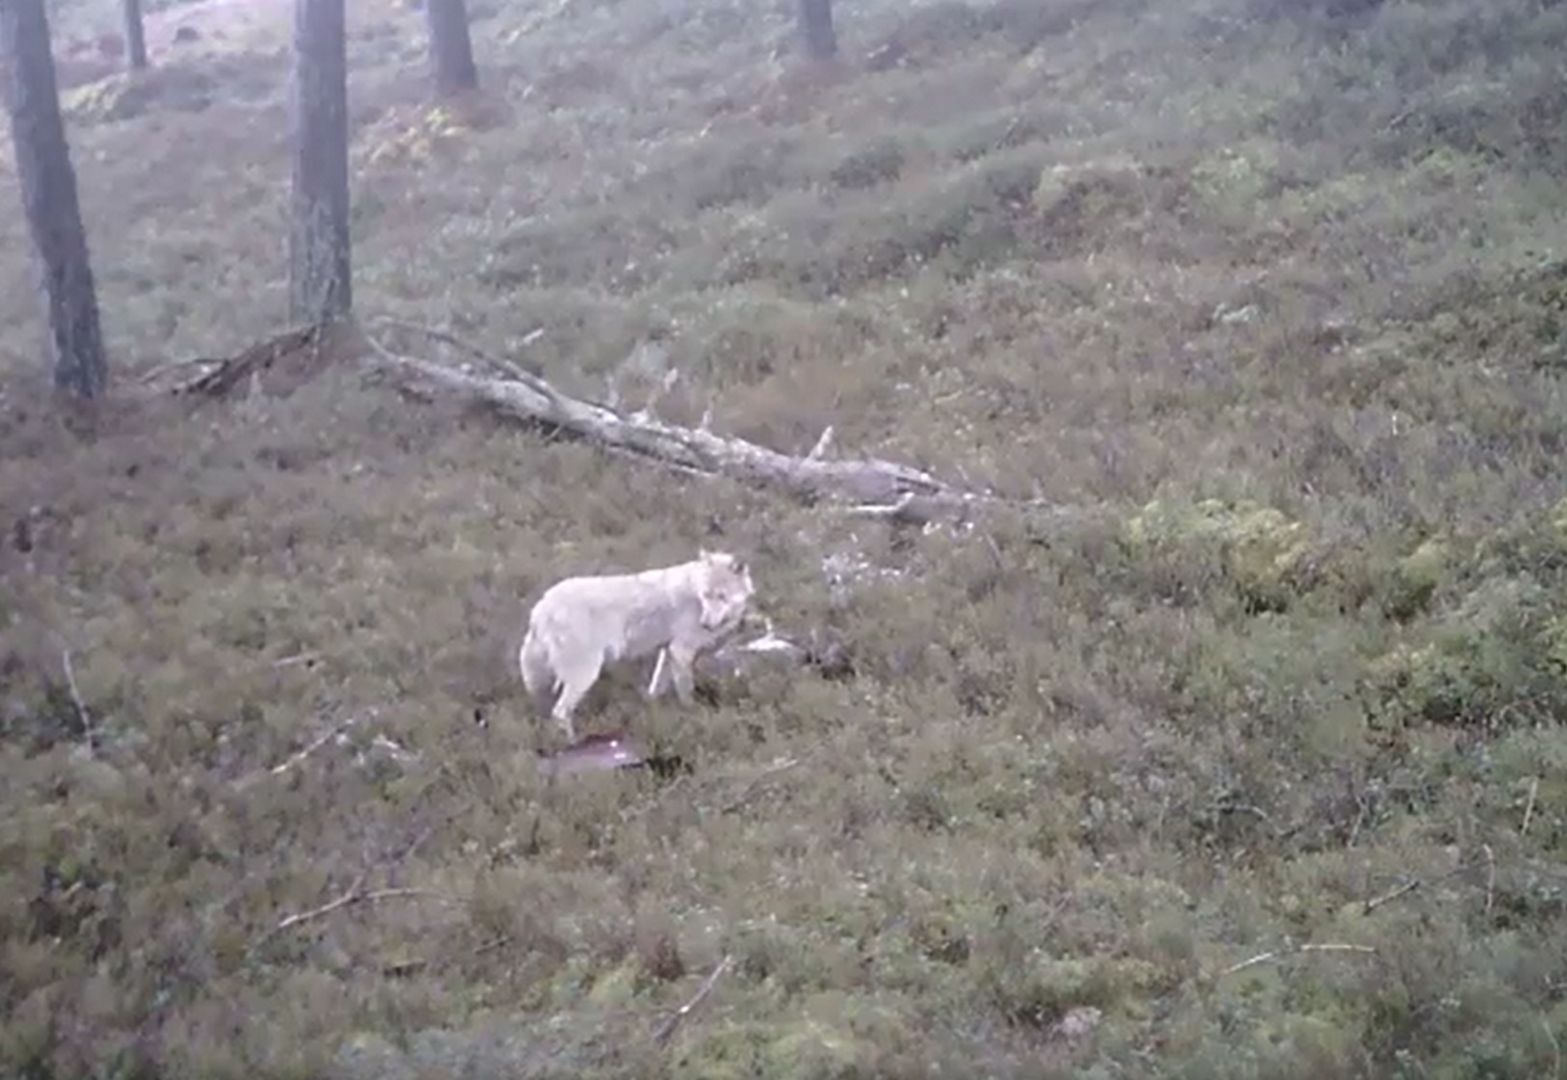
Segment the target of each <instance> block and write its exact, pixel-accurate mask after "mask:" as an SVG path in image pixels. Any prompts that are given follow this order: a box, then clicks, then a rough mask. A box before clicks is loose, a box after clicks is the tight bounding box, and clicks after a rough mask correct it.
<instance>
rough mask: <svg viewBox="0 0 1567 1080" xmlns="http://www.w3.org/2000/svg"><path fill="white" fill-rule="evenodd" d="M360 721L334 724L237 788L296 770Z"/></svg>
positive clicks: (242, 782) (352, 717)
mask: <svg viewBox="0 0 1567 1080" xmlns="http://www.w3.org/2000/svg"><path fill="white" fill-rule="evenodd" d="M361 719H363V717H359V716H350V717H349V718H348V719H347V720H344V721H342V722H341V723H338V724H334V725H333V726H332V727H331V728H330V729H329V730H327V731H325V732H323V733H322V734H321V735H320V736H318V737H316V738H315V739H312V740H311V741H310V743H309V744H308V745H307V746H306V747H305V748H304V749H303V750H300V751H299V752H298V753H295V754H292V755H290V756H289V757H288V758H287V759H285V760H284V761H282V762H280V763H279V764H277V765H274V766H272V767H271V768H270V769H267V770H265V771H264V772H263V771H260V770H258V771H256V772H253V773H251V774H250V775H249V776H247V777H245V778H244V779H243V780H241V781H240V782H239V784H238V786H239V787H240V788H241V789H243V788H247V787H249V786H250V785H252V784H254V783H255V782H256V781H258V780H261V779H263V778H265V777H268V776H282V775H283V774H284V773H286V772H288V771H289V770H290V769H293V768H297V767H298V766H299V764H300V763H301V762H303V761H304V760H305V759H306V758H308V757H309V756H310V755H311V754H314V753H315V752H316V751H317V750H319V749H321V748H322V747H323V746H325V745H326V744H327V743H329V742H331V741H332V740H333V739H334V738H336V737H337V736H339V735H341V734H342V733H343V732H345V731H347V730H348V729H349V728H351V727H353V726H354V725H355V724H357V723H359V721H360V720H361Z"/></svg>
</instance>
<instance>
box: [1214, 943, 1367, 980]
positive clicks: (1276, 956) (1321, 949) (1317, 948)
mask: <svg viewBox="0 0 1567 1080" xmlns="http://www.w3.org/2000/svg"><path fill="white" fill-rule="evenodd" d="M1301 953H1355V954H1357V955H1360V956H1375V955H1377V951H1376V950H1375V949H1373V948H1372V947H1371V946H1370V945H1341V944H1324V945H1297V946H1296V947H1295V948H1293V949H1275V950H1273V951H1272V952H1265V953H1258V954H1257V955H1256V956H1253V957H1251V958H1250V959H1248V960H1242V961H1241V962H1240V963H1238V964H1232V965H1231V966H1229V967H1227V968H1225V969H1224V970H1223V971H1221V972H1220V973H1219V974H1220V976H1224V975H1234V974H1235V973H1236V972H1237V971H1245V970H1246V969H1247V968H1250V967H1256V966H1257V965H1258V964H1266V963H1270V962H1272V961H1275V960H1283V959H1285V958H1286V957H1290V956H1296V955H1298V954H1301Z"/></svg>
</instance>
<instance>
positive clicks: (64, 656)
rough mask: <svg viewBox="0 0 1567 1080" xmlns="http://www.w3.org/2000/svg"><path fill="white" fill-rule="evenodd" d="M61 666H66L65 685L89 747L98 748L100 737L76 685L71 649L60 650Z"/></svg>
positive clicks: (80, 691) (79, 688)
mask: <svg viewBox="0 0 1567 1080" xmlns="http://www.w3.org/2000/svg"><path fill="white" fill-rule="evenodd" d="M60 666H61V667H63V668H65V687H66V689H67V690H69V691H70V692H71V704H72V705H74V706H76V718H77V719H78V720H80V721H81V723H82V735H83V737H85V738H86V740H87V746H88V748H89V749H92V750H96V749H98V737H97V735H96V734H95V733H94V732H93V726H92V715H91V714H90V713H88V711H87V704H86V702H84V701H83V700H82V689H81V687H79V686H77V685H76V667H75V665H73V664H72V663H71V650H70V649H61V650H60Z"/></svg>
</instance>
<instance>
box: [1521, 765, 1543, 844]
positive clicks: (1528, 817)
mask: <svg viewBox="0 0 1567 1080" xmlns="http://www.w3.org/2000/svg"><path fill="white" fill-rule="evenodd" d="M1539 794H1540V778H1539V777H1538V776H1536V777H1535V778H1534V779H1532V780H1531V781H1529V801H1528V802H1526V803H1525V804H1524V808H1523V824H1522V825H1521V826H1520V827H1519V829H1518V835H1519V836H1528V835H1529V822H1531V821H1533V820H1534V800H1535V799H1536V798H1537V797H1538V796H1539Z"/></svg>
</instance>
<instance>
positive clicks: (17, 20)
mask: <svg viewBox="0 0 1567 1080" xmlns="http://www.w3.org/2000/svg"><path fill="white" fill-rule="evenodd" d="M0 68H3V69H4V71H5V72H6V73H7V74H8V79H7V85H6V87H5V100H6V104H7V107H8V109H9V111H10V114H11V140H12V143H13V145H14V146H15V148H16V172H17V179H18V180H19V181H20V186H21V189H22V208H23V210H24V212H25V213H26V215H27V228H28V232H29V234H30V235H31V237H32V241H33V250H34V255H35V265H36V268H37V272H38V276H39V291H40V293H41V295H42V299H43V301H44V305H45V309H46V312H47V317H48V322H49V351H50V353H51V357H50V358H51V360H52V362H53V365H54V382H55V385H56V386H57V387H59V388H60V389H62V390H65V391H67V392H69V393H71V394H74V395H76V396H77V397H79V398H83V399H87V398H94V397H97V396H98V395H99V394H101V393H102V392H103V390H104V388H105V386H106V385H107V383H108V364H107V362H106V361H105V359H104V353H103V331H102V329H101V328H100V326H99V322H98V298H97V293H96V290H95V289H94V287H93V276H92V266H91V265H90V263H89V261H88V257H87V234H86V233H85V232H84V231H83V229H82V215H81V206H80V204H79V203H78V201H77V194H76V172H75V170H74V169H73V168H72V167H71V153H70V148H69V146H68V145H67V144H66V141H65V128H64V125H63V124H62V123H61V121H60V96H59V90H58V88H57V87H56V85H55V73H54V58H53V54H52V53H51V51H50V44H49V21H48V17H47V15H46V14H45V11H44V0H0Z"/></svg>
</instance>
